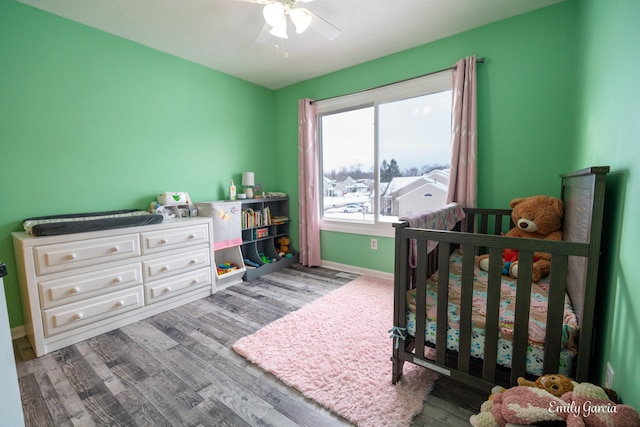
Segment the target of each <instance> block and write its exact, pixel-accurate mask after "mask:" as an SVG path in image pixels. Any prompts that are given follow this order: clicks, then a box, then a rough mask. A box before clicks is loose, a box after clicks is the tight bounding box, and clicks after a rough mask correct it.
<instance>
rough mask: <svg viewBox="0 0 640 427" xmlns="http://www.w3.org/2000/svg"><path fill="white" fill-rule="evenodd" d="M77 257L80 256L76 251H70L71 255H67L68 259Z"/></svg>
mask: <svg viewBox="0 0 640 427" xmlns="http://www.w3.org/2000/svg"><path fill="white" fill-rule="evenodd" d="M76 258H78V255H76V254H74V253H70V254H69V255H67V259H76Z"/></svg>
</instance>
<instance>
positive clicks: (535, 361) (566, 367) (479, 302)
mask: <svg viewBox="0 0 640 427" xmlns="http://www.w3.org/2000/svg"><path fill="white" fill-rule="evenodd" d="M461 273H462V253H461V252H460V251H459V250H456V251H455V252H454V253H453V254H452V255H451V258H450V263H449V308H448V313H449V322H448V326H447V348H448V349H449V350H454V351H457V350H458V340H459V326H460V323H459V320H460V290H461ZM487 279H488V275H487V272H485V271H482V270H480V269H479V268H478V267H476V268H475V274H474V291H473V304H472V306H473V310H472V311H473V315H472V319H473V320H472V329H473V332H472V339H471V355H472V356H473V357H476V358H483V357H484V336H485V333H484V328H485V307H486V295H487ZM437 289H438V278H437V273H436V274H434V275H433V276H431V277H430V278H429V279H428V280H427V307H426V309H427V319H426V329H425V341H426V342H427V343H430V344H435V342H436V324H437V322H436V317H437V315H436V312H437V309H436V308H437V307H436V305H437V303H436V301H437ZM548 290H549V281H548V278H545V279H542V280H541V281H540V282H538V283H534V284H532V289H531V308H530V316H529V317H530V318H529V343H528V346H527V364H526V370H527V373H529V374H532V375H542V373H543V371H542V365H543V356H544V336H545V332H546V327H545V324H546V313H547V301H548ZM500 294H501V296H500V319H499V330H500V336H499V338H498V354H497V358H498V360H497V362H498V364H500V365H502V366H504V367H507V368H510V367H511V354H512V339H513V324H514V308H515V295H516V284H515V279H512V278H511V277H508V276H502V284H501V291H500ZM406 301H407V307H408V308H407V333H408V334H410V335H412V336H415V333H416V314H415V308H416V290H415V289H411V290H409V291H407V299H406ZM577 330H578V321H577V317H576V314H575V312H574V310H573V308H572V307H571V303H570V300H569V298H568V297H567V296H565V305H564V317H563V327H562V350H561V354H560V373H562V374H564V375H567V376H571V367H572V365H573V363H572V361H573V357H574V355H575V351H576V348H577V346H576V333H577Z"/></svg>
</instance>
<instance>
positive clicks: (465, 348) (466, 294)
mask: <svg viewBox="0 0 640 427" xmlns="http://www.w3.org/2000/svg"><path fill="white" fill-rule="evenodd" d="M475 251H476V248H475V247H474V246H466V247H465V251H464V253H463V254H462V279H461V280H462V283H461V290H460V342H459V345H458V352H459V353H458V370H459V371H461V372H464V373H465V374H467V373H469V357H470V355H471V331H472V329H471V326H472V323H471V321H472V316H471V313H472V309H473V273H474V271H473V270H474V264H475V257H474V254H475Z"/></svg>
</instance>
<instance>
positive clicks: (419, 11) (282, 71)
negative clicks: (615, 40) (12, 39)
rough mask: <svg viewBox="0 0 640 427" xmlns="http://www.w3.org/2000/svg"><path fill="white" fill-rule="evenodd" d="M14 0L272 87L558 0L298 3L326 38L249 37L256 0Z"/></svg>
mask: <svg viewBox="0 0 640 427" xmlns="http://www.w3.org/2000/svg"><path fill="white" fill-rule="evenodd" d="M19 1H21V2H22V3H25V4H28V5H31V6H34V7H37V8H39V9H42V10H45V11H48V12H51V13H53V14H56V15H60V16H62V17H65V18H68V19H71V20H73V21H77V22H80V23H82V24H86V25H89V26H91V27H94V28H98V29H100V30H103V31H106V32H108V33H112V34H115V35H118V36H120V37H124V38H126V39H129V40H133V41H135V42H137V43H140V44H143V45H145V46H149V47H152V48H154V49H157V50H160V51H163V52H166V53H169V54H172V55H175V56H178V57H181V58H184V59H187V60H189V61H193V62H195V63H198V64H201V65H204V66H206V67H209V68H212V69H214V70H218V71H221V72H224V73H227V74H230V75H233V76H236V77H239V78H241V79H244V80H247V81H250V82H253V83H256V84H258V85H261V86H265V87H267V88H270V89H278V88H281V87H284V86H287V85H290V84H293V83H297V82H300V81H303V80H307V79H309V78H313V77H317V76H320V75H323V74H326V73H329V72H332V71H336V70H340V69H342V68H346V67H350V66H353V65H356V64H359V63H362V62H366V61H369V60H372V59H375V58H379V57H382V56H385V55H389V54H392V53H395V52H399V51H402V50H405V49H409V48H412V47H415V46H419V45H422V44H425V43H428V42H431V41H434V40H437V39H441V38H443V37H447V36H450V35H453V34H457V33H460V32H463V31H467V30H470V29H473V28H477V27H480V26H482V25H486V24H489V23H492V22H495V21H499V20H502V19H505V18H508V17H511V16H515V15H519V14H522V13H526V12H529V11H531V10H534V9H538V8H542V7H546V6H549V5H551V4H554V3H559V2H561V1H563V0H314V1H313V2H311V3H301V2H300V3H298V5H299V6H303V7H306V8H307V9H309V10H311V11H312V12H314V13H315V14H317V15H318V16H321V17H322V18H324V19H325V20H327V21H329V22H330V23H332V24H333V25H334V26H336V27H338V28H339V29H340V30H341V31H342V33H341V34H340V36H338V37H337V38H336V39H335V40H331V41H330V40H327V39H325V38H323V37H322V36H321V35H320V34H318V33H317V32H315V31H313V30H312V29H309V30H307V31H306V32H305V33H303V34H299V35H298V34H295V31H293V30H292V29H291V26H290V28H289V39H288V40H287V41H284V40H282V39H276V38H275V37H271V36H270V37H269V38H268V40H267V41H266V42H264V43H256V42H255V39H256V36H257V35H258V34H259V33H260V30H261V29H262V27H263V23H264V19H263V17H262V7H263V6H262V5H260V4H258V2H257V0H243V1H240V0H19ZM252 2H253V3H252ZM292 33H293V34H292ZM276 44H278V46H276ZM478 54H481V55H482V54H486V55H489V56H490V55H491V52H478Z"/></svg>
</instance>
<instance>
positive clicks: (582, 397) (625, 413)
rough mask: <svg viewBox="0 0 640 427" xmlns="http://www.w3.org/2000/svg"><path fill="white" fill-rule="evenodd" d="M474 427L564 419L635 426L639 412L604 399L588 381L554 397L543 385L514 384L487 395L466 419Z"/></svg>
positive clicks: (592, 425) (572, 423)
mask: <svg viewBox="0 0 640 427" xmlns="http://www.w3.org/2000/svg"><path fill="white" fill-rule="evenodd" d="M469 421H470V422H471V425H472V426H474V427H505V426H513V425H538V424H540V423H544V422H553V421H556V422H557V421H566V425H567V426H568V427H583V426H589V427H601V426H602V427H605V426H616V427H634V426H635V427H637V426H639V425H640V414H638V412H637V411H636V410H635V409H634V408H633V407H631V406H628V405H620V404H616V403H615V402H612V401H611V400H609V399H608V398H607V394H606V393H605V391H604V390H603V389H602V388H601V387H598V386H595V385H593V384H590V383H581V384H574V387H573V391H568V392H566V393H564V394H563V395H562V396H560V397H558V396H554V395H553V394H551V393H549V392H547V391H546V390H545V389H543V388H537V387H529V386H516V387H513V388H510V389H507V390H504V391H502V392H496V393H493V394H492V395H491V397H490V398H489V400H487V401H486V402H484V403H483V404H482V406H481V407H480V413H479V414H476V415H472V416H471V418H470V419H469Z"/></svg>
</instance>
